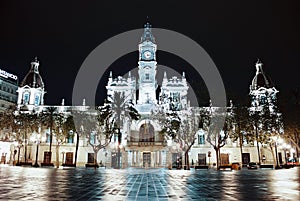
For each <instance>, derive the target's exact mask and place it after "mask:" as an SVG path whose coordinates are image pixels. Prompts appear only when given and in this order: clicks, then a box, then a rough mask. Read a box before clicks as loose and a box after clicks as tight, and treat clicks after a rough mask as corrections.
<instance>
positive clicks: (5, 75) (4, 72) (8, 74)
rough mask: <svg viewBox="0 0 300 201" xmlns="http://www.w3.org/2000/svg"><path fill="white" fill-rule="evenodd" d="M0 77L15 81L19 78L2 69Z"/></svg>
mask: <svg viewBox="0 0 300 201" xmlns="http://www.w3.org/2000/svg"><path fill="white" fill-rule="evenodd" d="M0 76H1V77H4V78H11V79H14V80H17V79H18V77H17V76H16V75H14V74H11V73H8V72H6V71H4V70H1V69H0Z"/></svg>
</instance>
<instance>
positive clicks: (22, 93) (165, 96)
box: [7, 23, 283, 168]
mask: <svg viewBox="0 0 300 201" xmlns="http://www.w3.org/2000/svg"><path fill="white" fill-rule="evenodd" d="M137 42H138V39H137ZM157 45H159V44H156V41H155V37H154V35H153V33H152V31H151V25H150V24H149V23H147V24H145V27H144V32H143V33H142V36H141V39H140V41H139V43H138V47H137V48H138V54H139V57H138V58H139V60H138V61H137V63H138V67H137V68H138V74H137V77H135V76H133V75H132V73H131V72H128V73H127V76H126V77H124V76H123V77H122V76H117V77H114V76H113V75H114V74H116V72H110V74H109V78H108V82H107V86H106V89H107V99H108V100H110V101H112V100H113V96H114V94H115V92H121V93H123V94H124V97H125V101H130V102H132V103H133V105H134V108H135V109H136V110H137V111H138V113H139V114H140V118H139V119H138V120H130V121H129V120H126V121H124V122H123V124H122V128H121V133H122V140H121V144H118V142H117V139H116V138H113V139H112V142H111V143H110V144H109V145H108V146H107V147H106V148H104V149H101V150H100V151H99V153H98V155H97V161H98V162H101V164H103V165H105V166H106V167H116V165H117V160H118V159H117V158H118V154H120V164H121V167H122V168H127V167H176V166H178V163H179V162H180V161H181V160H182V161H184V160H183V158H182V157H183V156H184V152H183V150H182V149H181V147H180V145H179V144H178V143H175V142H174V140H172V139H166V138H165V137H164V136H163V135H161V134H160V131H161V129H162V126H161V125H160V122H159V120H157V119H155V118H153V116H152V115H153V111H157V110H163V111H164V112H169V111H176V112H178V113H179V114H180V113H184V112H185V111H189V110H190V109H191V108H194V109H201V107H194V106H191V105H190V101H189V100H188V93H189V84H188V80H187V79H186V76H185V72H182V74H181V76H178V75H177V76H175V75H167V73H166V72H165V73H163V79H162V80H157V72H158V69H157V68H158V67H157V55H156V51H157ZM255 68H256V74H255V76H254V78H253V81H252V83H251V84H250V92H249V94H250V99H251V105H250V110H253V111H254V110H255V108H258V107H259V105H260V104H261V103H263V102H265V101H269V102H270V104H273V103H276V94H277V93H278V91H277V90H276V89H275V87H274V85H273V84H272V82H271V80H270V79H269V78H268V77H267V76H266V75H265V73H264V71H263V69H262V63H261V62H257V63H256V66H255ZM158 83H160V86H161V87H160V90H159V93H158ZM44 94H45V86H44V82H43V80H42V77H41V75H40V74H39V61H38V60H37V59H35V60H34V61H33V62H32V63H31V67H30V71H29V73H28V74H27V75H26V77H25V78H24V79H23V81H22V83H21V85H20V86H19V88H18V99H17V103H18V110H22V111H29V112H30V111H33V110H34V111H35V112H41V111H43V110H45V108H47V107H50V106H48V105H45V104H44ZM232 106H233V105H232V103H230V104H229V106H228V107H227V108H225V109H226V110H228V109H230V108H231V107H232ZM55 107H56V108H57V111H58V112H60V113H63V114H65V115H71V110H80V111H85V110H88V108H89V107H88V106H86V105H85V101H84V100H83V104H82V105H81V106H66V105H64V101H62V103H61V105H59V106H55ZM202 109H207V110H208V109H210V110H214V109H217V108H214V106H213V105H210V106H208V107H202ZM40 135H41V137H40V140H39V141H38V143H39V154H38V162H39V163H41V162H43V160H44V159H45V155H44V154H43V153H44V152H47V151H48V149H49V129H46V130H43V131H40ZM76 135H77V133H73V134H72V135H69V136H68V138H67V139H66V141H65V142H64V143H63V144H61V145H60V147H59V150H58V151H55V144H56V143H57V142H56V139H55V134H54V137H53V145H54V146H53V151H52V161H51V162H52V163H55V160H56V158H57V154H58V158H59V163H60V165H61V164H73V163H74V157H75V145H76ZM193 135H195V137H196V140H195V143H194V145H193V146H192V148H191V149H190V151H189V154H188V155H189V161H190V163H194V164H195V165H208V166H211V167H213V165H214V164H215V163H216V154H215V150H214V149H213V147H212V145H211V144H209V143H208V142H207V135H208V134H207V132H206V131H205V130H201V129H199V130H198V131H196V132H195V133H193ZM36 136H37V133H34V134H33V135H32V138H31V139H28V140H27V141H26V143H28V146H27V148H28V151H27V152H26V154H27V156H26V157H27V158H28V159H30V160H31V161H33V162H34V161H35V154H36V149H37V146H36V142H37V140H36V138H37V137H36ZM95 143H97V142H96V141H95ZM17 146H19V145H17V144H15V147H14V146H12V147H11V150H10V151H11V153H8V154H9V155H10V158H8V159H7V160H8V161H11V160H12V158H13V154H12V153H13V152H14V150H17ZM23 149H24V146H21V147H20V149H19V154H20V155H21V159H22V158H24V150H23ZM260 152H261V153H260V154H261V156H262V157H261V158H263V159H264V162H265V163H267V164H274V160H273V155H272V151H271V150H270V149H268V148H266V147H260ZM93 157H94V152H93V149H92V147H91V146H90V145H89V142H88V139H87V138H86V137H85V136H80V142H79V148H78V159H77V166H84V165H85V164H88V163H93V161H94V159H93ZM282 158H283V156H282V150H279V160H281V162H282V160H283V159H282ZM220 159H221V160H220V161H221V165H222V164H230V163H233V162H239V163H243V164H248V163H249V162H258V160H259V159H258V154H257V147H255V146H254V145H250V144H246V143H245V144H244V145H243V153H242V155H241V152H240V147H239V145H238V143H237V142H233V141H232V140H231V139H230V138H228V139H227V140H226V145H225V146H224V147H222V148H221V149H220Z"/></svg>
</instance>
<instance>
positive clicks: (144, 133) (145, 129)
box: [139, 122, 154, 142]
mask: <svg viewBox="0 0 300 201" xmlns="http://www.w3.org/2000/svg"><path fill="white" fill-rule="evenodd" d="M139 141H140V142H154V127H153V126H152V124H150V123H149V122H146V123H144V124H143V125H142V126H141V127H140V139H139Z"/></svg>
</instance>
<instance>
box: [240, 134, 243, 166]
mask: <svg viewBox="0 0 300 201" xmlns="http://www.w3.org/2000/svg"><path fill="white" fill-rule="evenodd" d="M239 142H240V152H241V163H242V165H243V135H241V132H239Z"/></svg>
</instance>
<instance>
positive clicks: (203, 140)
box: [198, 134, 205, 144]
mask: <svg viewBox="0 0 300 201" xmlns="http://www.w3.org/2000/svg"><path fill="white" fill-rule="evenodd" d="M198 144H205V135H203V134H199V135H198Z"/></svg>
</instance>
